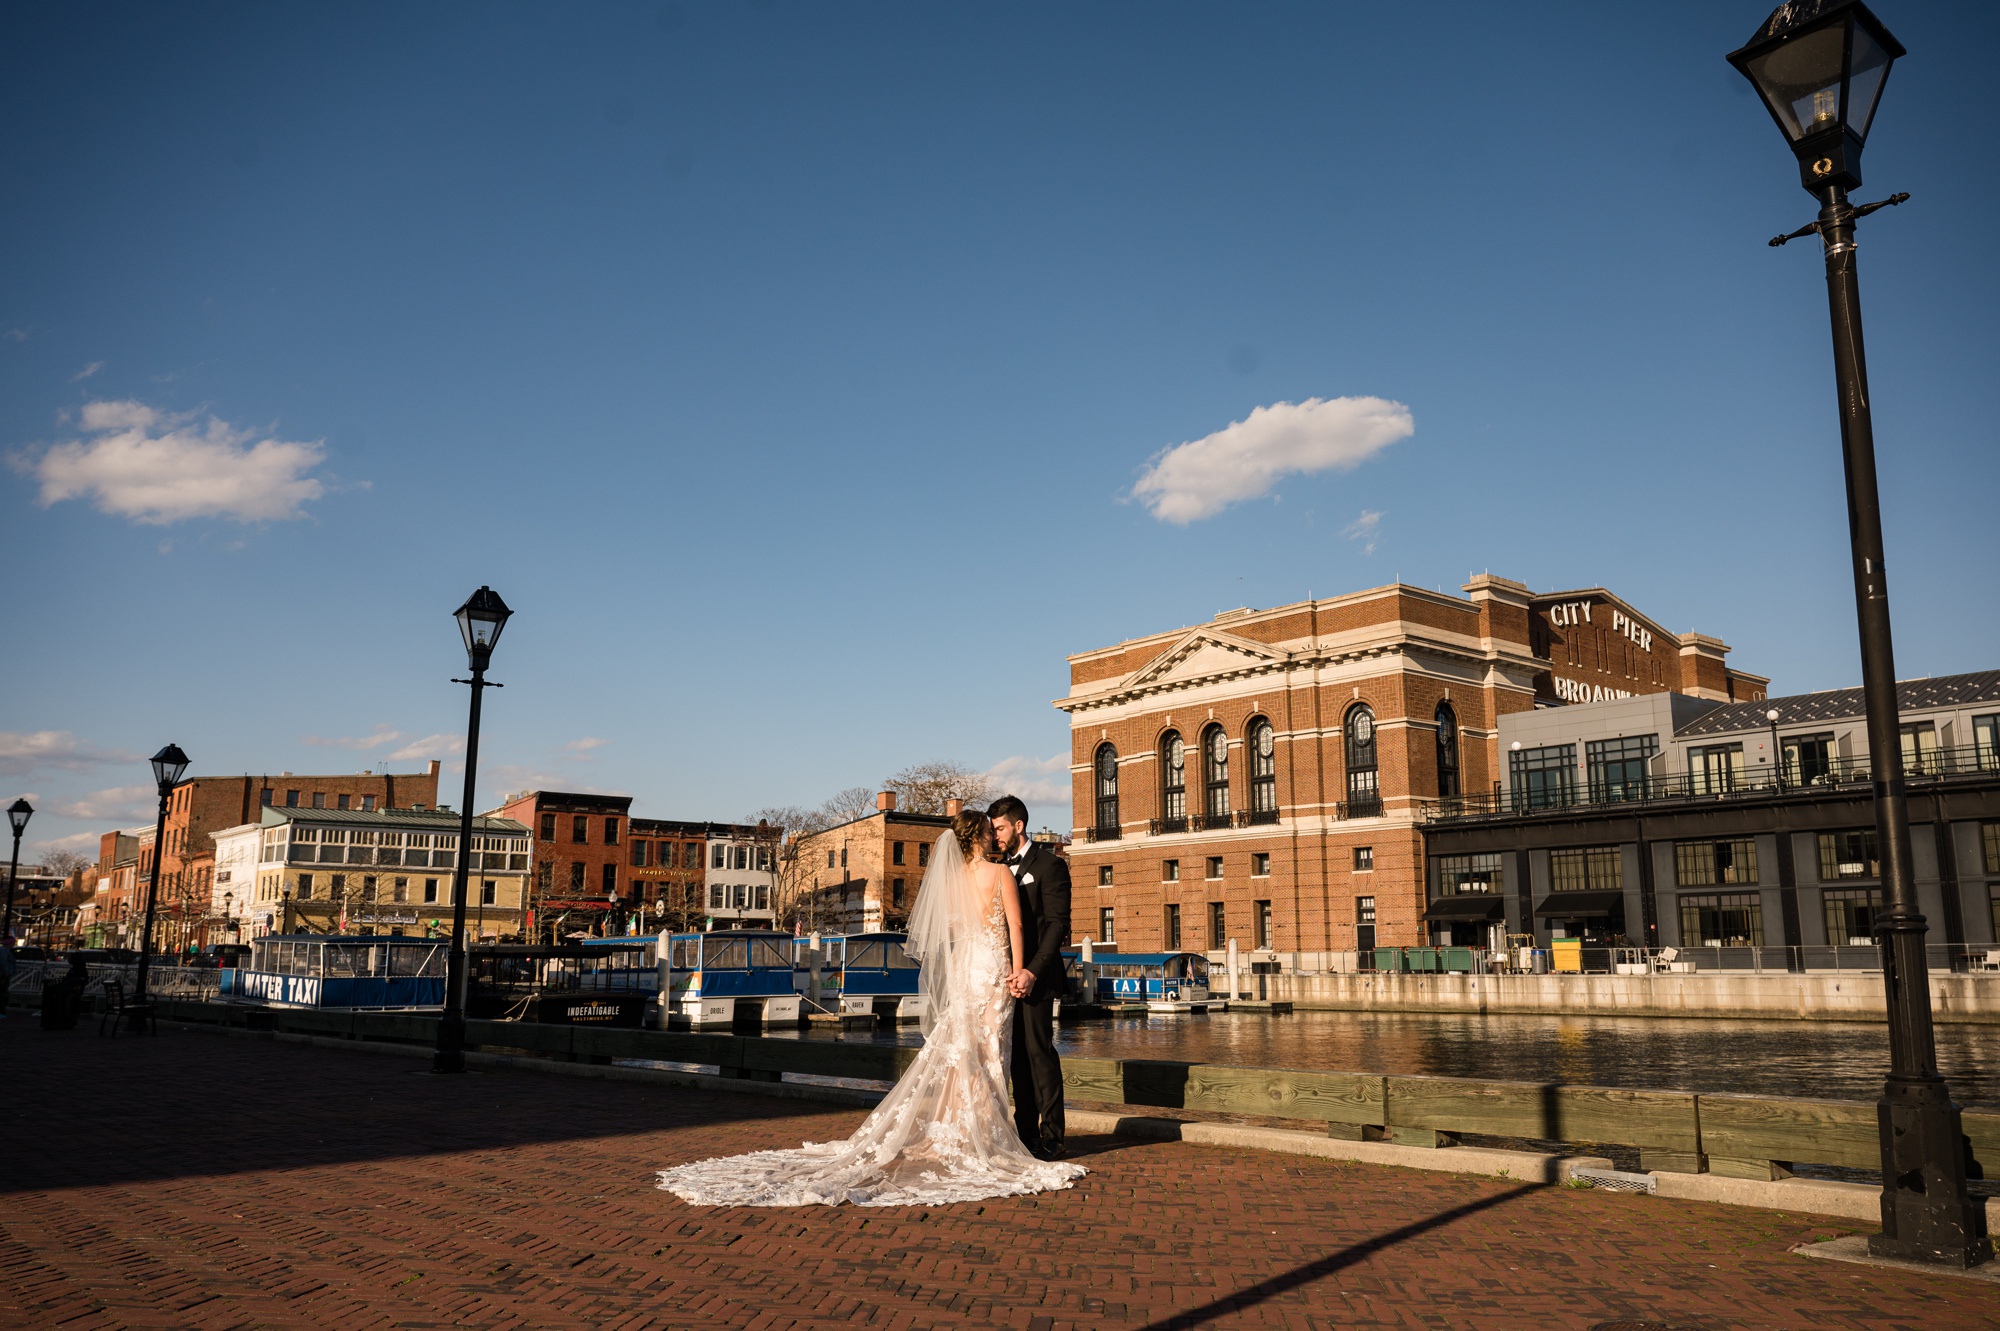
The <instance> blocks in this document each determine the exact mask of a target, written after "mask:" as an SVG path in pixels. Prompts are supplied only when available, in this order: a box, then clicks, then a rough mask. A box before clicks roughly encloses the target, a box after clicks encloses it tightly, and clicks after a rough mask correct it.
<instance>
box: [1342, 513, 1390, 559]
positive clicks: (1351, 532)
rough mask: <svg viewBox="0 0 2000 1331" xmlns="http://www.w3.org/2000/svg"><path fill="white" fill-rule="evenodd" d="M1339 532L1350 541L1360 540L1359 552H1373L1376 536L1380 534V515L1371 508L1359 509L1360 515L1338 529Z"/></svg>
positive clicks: (1368, 553) (1366, 553) (1367, 553)
mask: <svg viewBox="0 0 2000 1331" xmlns="http://www.w3.org/2000/svg"><path fill="white" fill-rule="evenodd" d="M1340 534H1341V535H1342V536H1345V537H1346V538H1347V539H1348V540H1350V541H1359V542H1361V553H1362V554H1364V555H1372V554H1374V553H1375V541H1376V538H1377V537H1379V536H1380V535H1381V534H1382V515H1381V514H1380V513H1378V512H1376V511H1375V510H1374V509H1372V508H1364V509H1362V510H1361V516H1360V517H1358V518H1356V519H1355V520H1354V521H1352V522H1350V523H1348V524H1347V525H1346V526H1345V527H1342V528H1341V529H1340Z"/></svg>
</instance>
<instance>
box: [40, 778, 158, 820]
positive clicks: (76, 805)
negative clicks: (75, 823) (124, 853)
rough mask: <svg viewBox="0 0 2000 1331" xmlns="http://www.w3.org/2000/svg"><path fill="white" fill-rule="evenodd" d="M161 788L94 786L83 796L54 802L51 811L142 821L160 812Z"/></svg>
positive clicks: (65, 815)
mask: <svg viewBox="0 0 2000 1331" xmlns="http://www.w3.org/2000/svg"><path fill="white" fill-rule="evenodd" d="M159 803H160V792H159V790H158V788H157V787H154V786H114V787H112V788H111V789H110V790H93V791H91V792H90V793H89V794H88V795H85V796H84V797H83V798H82V799H80V800H70V801H69V802H67V803H64V804H58V805H56V806H54V807H53V808H52V809H50V810H49V812H51V813H53V814H55V815H56V816H57V817H59V818H82V819H86V820H88V821H90V822H98V823H117V824H118V825H119V826H121V827H123V826H125V825H126V824H128V823H139V822H143V821H145V820H146V819H149V818H151V817H152V816H153V815H154V814H155V813H157V812H159Z"/></svg>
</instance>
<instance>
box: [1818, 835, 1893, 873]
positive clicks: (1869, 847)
mask: <svg viewBox="0 0 2000 1331" xmlns="http://www.w3.org/2000/svg"><path fill="white" fill-rule="evenodd" d="M1819 876H1820V880H1821V881H1822V882H1831V881H1833V880H1834V879H1836V878H1880V877H1881V876H1882V866H1881V860H1880V857H1879V856H1878V855H1877V854H1876V851H1875V829H1874V828H1872V827H1861V828H1856V829H1855V830H1854V831H1851V832H1821V833H1820V834H1819Z"/></svg>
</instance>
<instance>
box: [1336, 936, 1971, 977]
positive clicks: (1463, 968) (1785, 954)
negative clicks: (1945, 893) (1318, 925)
mask: <svg viewBox="0 0 2000 1331" xmlns="http://www.w3.org/2000/svg"><path fill="white" fill-rule="evenodd" d="M1580 952H1581V955H1580V957H1579V959H1578V964H1579V965H1581V966H1582V971H1581V972H1580V973H1582V974H1586V975H1612V974H1624V975H1646V976H1673V975H1714V974H1724V973H1729V974H1740V975H1865V974H1871V973H1877V974H1879V973H1880V972H1881V970H1882V950H1881V949H1880V948H1878V947H1875V946H1873V945H1872V944H1869V945H1853V944H1846V945H1840V946H1828V945H1824V944H1808V945H1805V946H1794V947H1782V946H1761V945H1760V946H1751V945H1747V944H1746V945H1741V946H1725V945H1721V944H1712V945H1711V944H1695V945H1692V946H1685V947H1614V946H1611V945H1608V944H1592V943H1585V944H1584V945H1583V946H1582V948H1581V949H1580ZM1924 959H1925V964H1926V965H1927V966H1928V967H1929V968H1930V970H1931V971H1933V972H1935V973H1937V974H1943V975H1992V976H1996V977H2000V944H1990V943H1929V944H1926V945H1925V947H1924ZM1359 961H1360V969H1362V970H1400V971H1440V972H1460V973H1467V972H1470V973H1480V974H1494V973H1502V974H1505V973H1513V974H1536V975H1540V974H1546V973H1551V972H1554V973H1562V971H1561V969H1560V967H1559V966H1558V965H1557V963H1556V958H1555V952H1554V949H1553V948H1550V947H1547V946H1542V945H1537V946H1535V947H1509V948H1485V947H1471V946H1467V947H1454V946H1452V945H1451V944H1448V943H1437V944H1433V945H1430V946H1423V947H1382V948H1377V949H1376V950H1375V955H1374V956H1372V957H1371V956H1368V955H1366V954H1364V955H1363V956H1361V957H1360V958H1359ZM1570 973H1572V974H1574V973H1578V972H1570Z"/></svg>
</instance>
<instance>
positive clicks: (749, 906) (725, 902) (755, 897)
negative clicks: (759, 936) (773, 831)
mask: <svg viewBox="0 0 2000 1331" xmlns="http://www.w3.org/2000/svg"><path fill="white" fill-rule="evenodd" d="M756 832H757V829H755V828H754V827H733V826H729V825H726V824H722V823H712V824H710V825H709V835H708V872H707V881H706V883H705V884H704V887H705V890H706V892H707V895H708V927H709V928H711V929H769V928H771V927H772V926H773V925H774V924H775V923H776V922H777V918H778V916H777V910H776V901H775V897H776V895H777V887H778V875H777V872H776V869H777V866H776V865H775V864H773V863H772V861H771V847H770V845H769V844H768V843H766V842H759V841H758V840H757V835H756Z"/></svg>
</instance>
